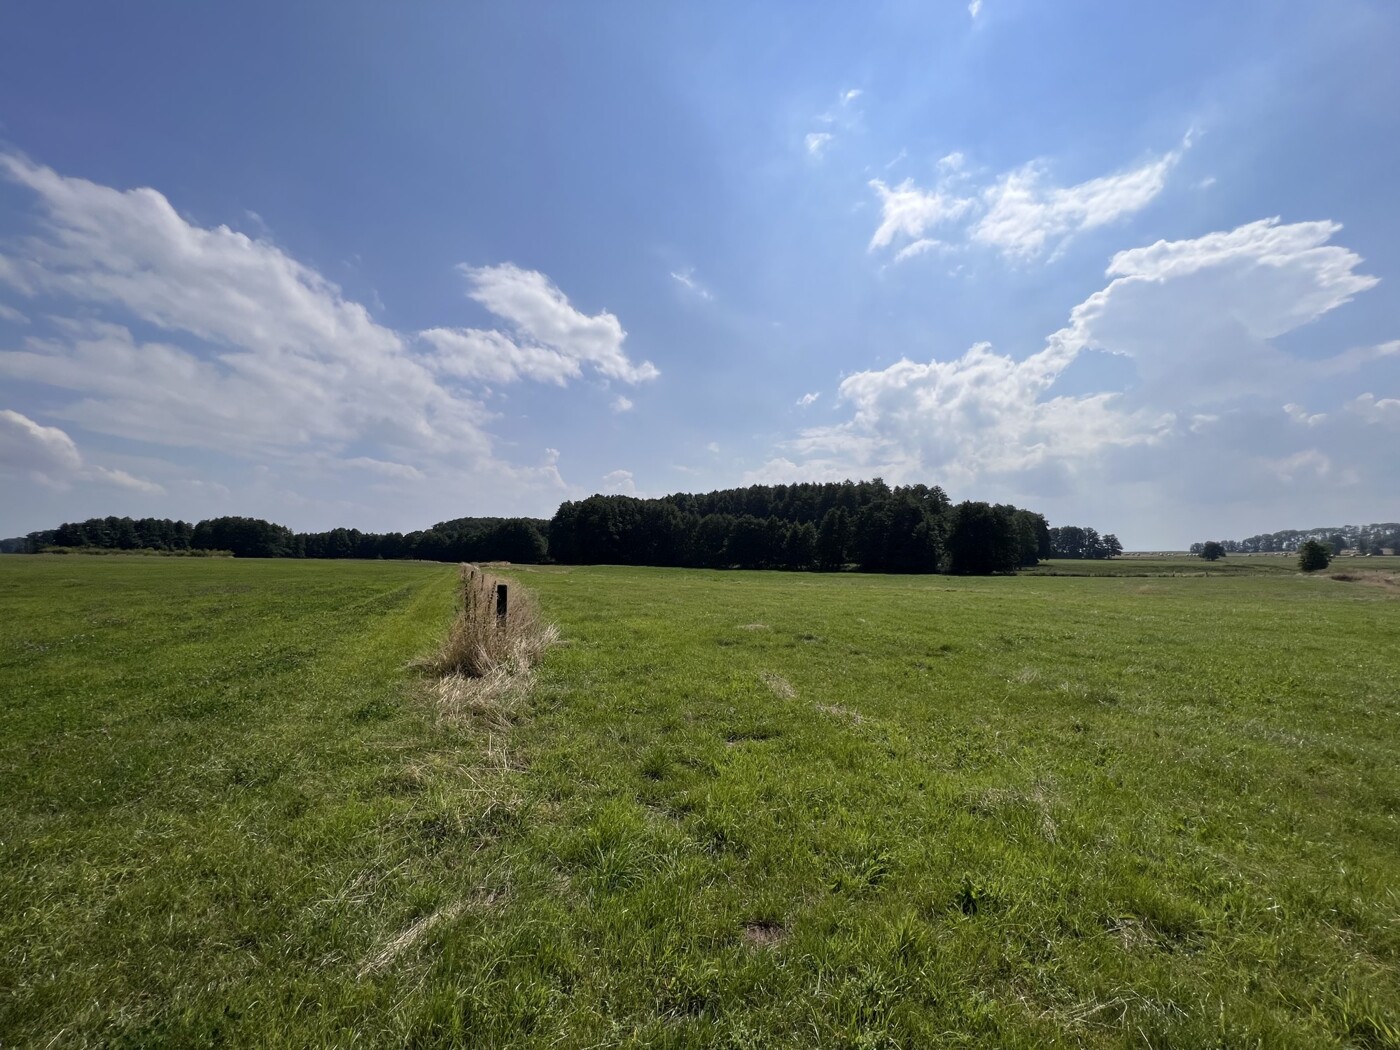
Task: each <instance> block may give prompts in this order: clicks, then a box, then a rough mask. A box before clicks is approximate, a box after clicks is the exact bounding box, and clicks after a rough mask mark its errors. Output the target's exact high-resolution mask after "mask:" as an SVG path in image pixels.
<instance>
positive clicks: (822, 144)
mask: <svg viewBox="0 0 1400 1050" xmlns="http://www.w3.org/2000/svg"><path fill="white" fill-rule="evenodd" d="M834 137H835V136H833V135H832V134H831V132H829V131H813V132H810V133H809V134H808V135H807V137H806V139H804V140H803V141H804V142H805V143H806V146H807V155H808V156H809V157H820V156H821V155H822V153H823V152H824V151H825V150H826V148H827V147H828V146H830V145H831V140H832V139H833V138H834Z"/></svg>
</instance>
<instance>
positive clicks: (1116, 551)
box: [1103, 532, 1123, 558]
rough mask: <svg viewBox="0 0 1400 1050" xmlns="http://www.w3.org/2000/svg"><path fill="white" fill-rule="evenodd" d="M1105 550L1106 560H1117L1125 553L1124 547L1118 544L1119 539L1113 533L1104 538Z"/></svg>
mask: <svg viewBox="0 0 1400 1050" xmlns="http://www.w3.org/2000/svg"><path fill="white" fill-rule="evenodd" d="M1103 549H1104V551H1105V554H1104V557H1105V558H1116V557H1118V555H1120V554H1122V553H1123V545H1122V544H1121V543H1119V542H1118V537H1117V536H1115V535H1113V533H1111V532H1110V533H1108V534H1107V535H1106V536H1104V538H1103Z"/></svg>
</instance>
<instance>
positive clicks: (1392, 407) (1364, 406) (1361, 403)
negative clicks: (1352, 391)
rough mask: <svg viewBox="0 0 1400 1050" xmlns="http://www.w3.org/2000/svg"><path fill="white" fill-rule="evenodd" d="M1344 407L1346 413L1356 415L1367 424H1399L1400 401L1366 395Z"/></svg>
mask: <svg viewBox="0 0 1400 1050" xmlns="http://www.w3.org/2000/svg"><path fill="white" fill-rule="evenodd" d="M1346 407H1347V410H1348V411H1350V412H1354V413H1356V415H1358V416H1360V417H1361V418H1362V419H1364V420H1365V421H1366V422H1367V423H1388V424H1391V425H1395V424H1400V399H1396V398H1393V397H1382V398H1377V397H1376V395H1375V394H1371V393H1366V394H1362V395H1361V396H1359V397H1358V398H1356V399H1355V400H1354V401H1352V402H1351V403H1349V404H1348V405H1347V406H1346Z"/></svg>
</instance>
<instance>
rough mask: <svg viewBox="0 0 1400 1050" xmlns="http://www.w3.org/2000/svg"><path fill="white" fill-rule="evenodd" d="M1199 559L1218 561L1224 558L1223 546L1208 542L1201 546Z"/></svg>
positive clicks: (1211, 541)
mask: <svg viewBox="0 0 1400 1050" xmlns="http://www.w3.org/2000/svg"><path fill="white" fill-rule="evenodd" d="M1201 557H1202V558H1204V559H1205V560H1206V561H1219V560H1220V559H1221V558H1223V557H1225V544H1223V543H1217V542H1216V541H1215V540H1210V541H1208V542H1206V543H1203V544H1201Z"/></svg>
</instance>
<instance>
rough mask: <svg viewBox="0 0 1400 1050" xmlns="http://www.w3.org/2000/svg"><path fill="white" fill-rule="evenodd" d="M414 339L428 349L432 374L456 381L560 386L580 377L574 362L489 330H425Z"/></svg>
mask: <svg viewBox="0 0 1400 1050" xmlns="http://www.w3.org/2000/svg"><path fill="white" fill-rule="evenodd" d="M418 337H419V338H420V339H422V340H423V341H424V342H426V343H428V344H429V345H430V346H432V347H433V348H434V349H435V350H436V351H437V355H436V356H435V357H434V358H433V359H432V365H433V368H434V370H435V371H437V372H439V373H441V374H443V375H447V376H455V377H457V378H460V379H475V380H481V381H483V382H488V383H513V382H516V381H517V380H520V379H534V380H537V381H539V382H543V383H554V384H556V385H558V386H564V385H565V384H566V383H567V382H568V381H569V380H570V379H577V378H578V377H579V376H581V375H582V374H583V369H582V368H581V367H580V365H579V360H578V358H575V357H570V356H568V355H567V354H564V353H561V352H560V351H558V350H553V349H550V348H549V347H546V346H540V345H538V344H536V343H530V342H523V341H522V342H519V343H517V342H516V341H515V340H514V339H511V338H510V337H509V336H507V335H505V334H503V333H501V332H497V331H494V330H491V329H481V328H429V329H427V330H426V331H422V332H419V333H418Z"/></svg>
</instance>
